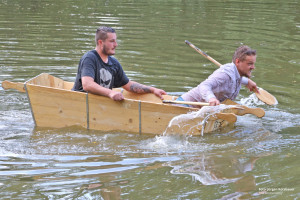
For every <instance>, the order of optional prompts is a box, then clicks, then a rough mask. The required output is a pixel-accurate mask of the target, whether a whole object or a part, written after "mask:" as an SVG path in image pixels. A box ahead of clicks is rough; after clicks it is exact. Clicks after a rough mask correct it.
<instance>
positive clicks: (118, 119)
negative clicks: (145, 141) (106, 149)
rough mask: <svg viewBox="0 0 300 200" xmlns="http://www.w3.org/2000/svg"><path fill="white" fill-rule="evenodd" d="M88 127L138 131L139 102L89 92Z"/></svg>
mask: <svg viewBox="0 0 300 200" xmlns="http://www.w3.org/2000/svg"><path fill="white" fill-rule="evenodd" d="M88 102H89V110H90V111H89V118H90V129H95V130H103V131H118V130H120V131H128V132H135V133H138V132H139V111H138V109H139V105H138V104H139V103H138V102H137V101H127V100H124V101H113V100H112V99H110V98H107V97H103V96H99V95H93V94H89V98H88Z"/></svg>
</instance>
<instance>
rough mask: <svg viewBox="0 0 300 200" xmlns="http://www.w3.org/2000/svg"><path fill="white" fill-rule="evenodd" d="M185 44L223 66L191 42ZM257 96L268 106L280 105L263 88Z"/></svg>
mask: <svg viewBox="0 0 300 200" xmlns="http://www.w3.org/2000/svg"><path fill="white" fill-rule="evenodd" d="M185 43H186V44H187V45H189V46H190V47H192V48H193V49H195V50H196V51H197V52H198V53H200V54H201V55H202V56H204V57H205V58H207V59H208V60H210V61H211V62H213V63H214V64H215V65H217V66H219V67H220V66H221V65H222V64H220V63H219V62H218V61H216V60H215V59H213V58H212V57H210V56H209V55H207V54H206V53H205V52H203V51H202V50H201V49H199V48H198V47H196V46H195V45H193V44H192V43H190V42H189V41H187V40H185ZM255 94H256V96H257V98H259V99H260V100H261V101H262V102H264V103H266V104H269V105H276V104H277V103H278V101H277V100H276V98H275V97H274V96H273V95H271V94H270V93H269V92H267V91H265V90H264V89H262V88H259V93H258V92H256V91H255Z"/></svg>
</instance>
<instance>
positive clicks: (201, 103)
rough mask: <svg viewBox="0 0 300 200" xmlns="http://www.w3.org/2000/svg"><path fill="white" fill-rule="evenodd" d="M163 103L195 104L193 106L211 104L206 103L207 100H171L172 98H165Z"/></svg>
mask: <svg viewBox="0 0 300 200" xmlns="http://www.w3.org/2000/svg"><path fill="white" fill-rule="evenodd" d="M163 103H173V104H186V105H193V106H209V103H205V102H193V101H171V100H163Z"/></svg>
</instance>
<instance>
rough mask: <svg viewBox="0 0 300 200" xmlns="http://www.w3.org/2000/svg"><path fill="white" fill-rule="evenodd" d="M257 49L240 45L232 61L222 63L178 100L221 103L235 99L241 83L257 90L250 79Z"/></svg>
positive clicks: (213, 104) (252, 89)
mask: <svg viewBox="0 0 300 200" xmlns="http://www.w3.org/2000/svg"><path fill="white" fill-rule="evenodd" d="M255 62H256V50H253V49H251V48H250V47H248V46H245V45H243V46H240V47H239V48H237V50H236V51H235V53H234V55H233V57H232V63H228V64H225V65H222V66H221V67H220V68H219V69H217V70H216V71H214V73H213V74H211V75H210V76H209V77H208V78H207V79H206V80H205V81H203V82H202V83H200V84H199V85H198V86H197V87H195V88H193V89H191V90H190V91H189V92H187V93H185V94H183V95H182V96H181V97H179V98H178V99H177V100H178V101H193V102H209V105H211V106H215V105H219V104H220V102H222V101H224V100H225V99H231V100H234V99H235V98H236V97H237V95H238V94H239V91H240V89H241V84H243V85H245V86H246V87H247V88H248V89H249V90H250V91H257V92H258V88H257V86H256V83H255V82H254V81H252V80H250V77H251V73H252V70H254V69H255V66H254V64H255Z"/></svg>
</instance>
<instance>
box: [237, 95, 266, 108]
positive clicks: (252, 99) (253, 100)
mask: <svg viewBox="0 0 300 200" xmlns="http://www.w3.org/2000/svg"><path fill="white" fill-rule="evenodd" d="M240 102H241V104H242V105H245V106H257V105H265V103H264V102H262V101H261V100H259V99H258V98H257V96H256V95H255V94H254V93H253V94H251V95H250V96H249V97H246V98H242V99H241V101H240Z"/></svg>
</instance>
